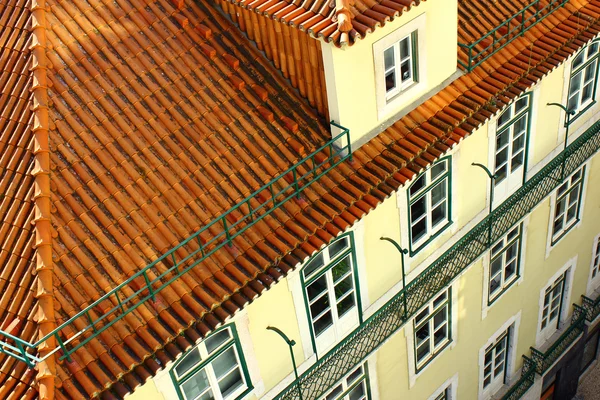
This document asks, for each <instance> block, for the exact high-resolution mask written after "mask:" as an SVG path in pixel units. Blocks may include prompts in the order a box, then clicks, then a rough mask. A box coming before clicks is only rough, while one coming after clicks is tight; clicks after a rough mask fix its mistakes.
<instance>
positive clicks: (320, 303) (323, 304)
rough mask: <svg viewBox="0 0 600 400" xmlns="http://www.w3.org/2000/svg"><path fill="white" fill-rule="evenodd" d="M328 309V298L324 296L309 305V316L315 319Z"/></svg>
mask: <svg viewBox="0 0 600 400" xmlns="http://www.w3.org/2000/svg"><path fill="white" fill-rule="evenodd" d="M328 309H329V296H327V295H326V294H325V295H323V296H322V297H320V298H319V299H318V300H317V301H315V302H314V303H312V304H311V305H310V315H312V317H313V319H314V318H317V317H318V316H319V315H321V313H323V311H325V310H328Z"/></svg>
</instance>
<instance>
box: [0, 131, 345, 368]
mask: <svg viewBox="0 0 600 400" xmlns="http://www.w3.org/2000/svg"><path fill="white" fill-rule="evenodd" d="M331 124H332V125H333V126H335V127H336V128H339V129H340V130H341V133H340V134H338V135H337V136H335V137H334V138H333V139H332V140H330V141H328V142H327V143H326V144H324V145H323V146H321V147H319V148H318V149H317V150H315V151H314V152H312V153H311V154H309V155H308V156H307V157H305V158H303V159H302V160H300V161H299V162H297V163H296V164H295V165H294V166H292V167H291V168H289V169H288V170H286V171H285V172H283V173H282V174H280V175H279V176H278V177H276V178H275V179H273V180H271V181H270V182H269V183H267V184H265V185H264V186H262V187H261V188H260V189H258V190H256V191H255V192H254V193H252V194H251V195H250V196H248V197H246V198H245V199H244V200H243V201H242V202H240V203H238V204H236V205H235V206H234V207H232V208H231V209H230V210H229V211H227V212H226V213H225V214H223V215H221V216H220V217H218V218H216V219H215V220H213V221H211V222H210V223H209V224H208V225H206V226H205V227H203V228H202V229H200V230H199V231H198V232H196V233H194V234H193V235H192V236H190V237H189V238H187V239H185V240H184V241H183V242H181V243H179V244H178V245H177V246H176V247H174V248H173V249H171V250H169V251H168V252H166V253H165V254H163V255H162V256H161V257H159V258H158V259H157V260H155V261H153V262H152V263H150V264H148V265H147V266H146V267H144V268H143V269H142V270H140V271H139V272H137V273H136V274H134V275H133V276H131V277H130V278H128V279H127V280H125V281H124V282H123V283H121V284H120V285H118V286H117V287H115V288H114V289H112V290H111V291H110V292H108V293H106V294H105V295H103V296H102V297H100V298H99V299H98V300H96V301H94V302H93V303H92V304H90V305H89V306H87V307H86V308H85V309H83V310H82V311H80V312H78V313H77V314H76V315H75V316H73V317H72V318H70V319H69V320H68V321H66V322H65V323H63V324H61V325H60V326H59V327H57V328H56V329H55V330H54V331H52V332H51V333H49V334H48V335H46V336H44V337H43V338H41V339H40V340H39V341H37V342H36V343H29V342H26V341H24V340H22V339H19V338H17V337H15V336H13V335H11V334H9V333H7V332H3V331H1V330H0V338H2V340H0V352H1V353H4V354H7V355H9V356H11V357H14V358H16V359H18V360H20V361H23V362H25V363H27V365H28V366H30V367H33V366H34V365H35V364H36V363H38V362H40V361H41V360H40V358H39V357H38V356H37V355H36V354H37V348H38V346H40V345H41V344H42V343H43V342H45V341H46V340H48V339H50V338H52V337H53V338H54V339H55V340H56V342H57V344H58V348H57V349H60V350H61V353H62V354H61V355H60V357H59V358H60V359H61V360H62V359H65V358H66V359H67V360H70V356H71V354H72V353H73V352H75V351H76V350H77V349H78V348H80V347H81V346H83V345H85V344H86V343H88V342H89V341H90V340H92V339H93V338H94V337H96V336H98V335H99V334H100V333H102V332H103V331H104V330H106V329H107V328H109V327H110V326H112V325H113V324H115V323H116V322H117V321H119V320H121V319H122V318H124V317H125V316H127V315H128V314H130V313H131V312H133V311H134V310H135V309H136V308H138V307H139V306H141V305H142V304H144V303H145V302H147V301H148V300H156V296H157V294H158V293H160V292H161V291H162V290H163V289H165V288H166V287H168V286H169V285H170V284H171V283H172V282H173V281H175V280H176V279H178V278H180V277H181V276H182V275H183V274H185V273H186V272H188V271H189V270H190V269H192V268H194V267H195V266H196V265H198V264H199V263H200V262H202V261H203V260H205V259H206V258H207V257H210V256H211V255H212V254H214V253H215V252H216V251H217V250H219V249H221V248H222V247H223V246H226V245H229V246H231V245H232V244H233V240H234V239H235V238H236V237H237V236H238V235H240V234H241V233H243V232H244V231H246V230H247V229H248V228H250V227H251V226H253V225H254V224H256V223H257V222H258V221H260V220H262V219H263V218H265V217H266V216H267V215H269V214H270V213H272V212H273V210H275V209H277V208H278V207H280V206H281V205H283V204H284V203H285V202H286V201H288V200H290V199H291V198H293V197H297V198H298V197H299V196H300V194H301V193H302V191H303V190H304V189H305V188H306V187H308V186H309V185H310V184H311V183H313V182H315V181H316V180H318V179H319V178H321V177H322V176H323V175H324V174H326V173H327V172H328V171H330V170H331V169H333V168H334V167H335V166H337V165H339V164H340V163H341V162H343V161H345V160H346V159H348V158H351V157H352V149H351V147H350V132H349V130H348V129H345V128H343V127H341V126H339V125H337V124H335V123H333V122H332V123H331ZM67 331H68V332H77V333H76V334H75V335H73V336H71V337H67Z"/></svg>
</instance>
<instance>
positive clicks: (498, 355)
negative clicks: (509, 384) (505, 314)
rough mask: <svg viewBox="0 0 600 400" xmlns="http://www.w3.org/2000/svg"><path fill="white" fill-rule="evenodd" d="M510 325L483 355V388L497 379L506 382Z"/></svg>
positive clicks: (486, 387)
mask: <svg viewBox="0 0 600 400" xmlns="http://www.w3.org/2000/svg"><path fill="white" fill-rule="evenodd" d="M509 346H510V327H509V328H508V329H507V330H506V331H504V332H503V333H502V334H501V335H500V336H499V337H498V338H497V339H496V340H494V342H493V343H492V344H490V345H489V346H488V347H487V348H486V349H485V353H484V357H483V382H482V385H483V390H486V389H488V388H489V387H490V385H491V384H492V383H494V382H497V381H498V379H502V383H503V384H504V383H506V370H507V369H506V367H507V365H508V356H509V351H510V347H509Z"/></svg>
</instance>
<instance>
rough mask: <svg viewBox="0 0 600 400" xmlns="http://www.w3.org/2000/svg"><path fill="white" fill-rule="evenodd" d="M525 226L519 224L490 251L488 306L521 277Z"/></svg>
mask: <svg viewBox="0 0 600 400" xmlns="http://www.w3.org/2000/svg"><path fill="white" fill-rule="evenodd" d="M522 235H523V224H518V225H517V226H515V227H514V228H513V229H511V230H510V231H508V233H507V234H506V235H504V236H503V237H502V238H500V239H499V240H498V241H497V242H496V243H494V244H493V245H492V247H491V249H490V268H489V276H488V305H490V304H492V303H493V302H494V301H496V300H497V299H499V298H500V296H502V294H503V293H505V292H506V291H507V290H508V289H509V288H510V287H511V286H512V284H513V283H515V282H516V281H517V280H518V279H519V277H520V276H521V248H522Z"/></svg>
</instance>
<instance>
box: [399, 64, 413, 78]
mask: <svg viewBox="0 0 600 400" xmlns="http://www.w3.org/2000/svg"><path fill="white" fill-rule="evenodd" d="M400 73H401V75H402V82H406V81H409V80H410V79H411V75H412V73H411V68H410V60H408V61H404V62H403V63H402V65H400Z"/></svg>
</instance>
